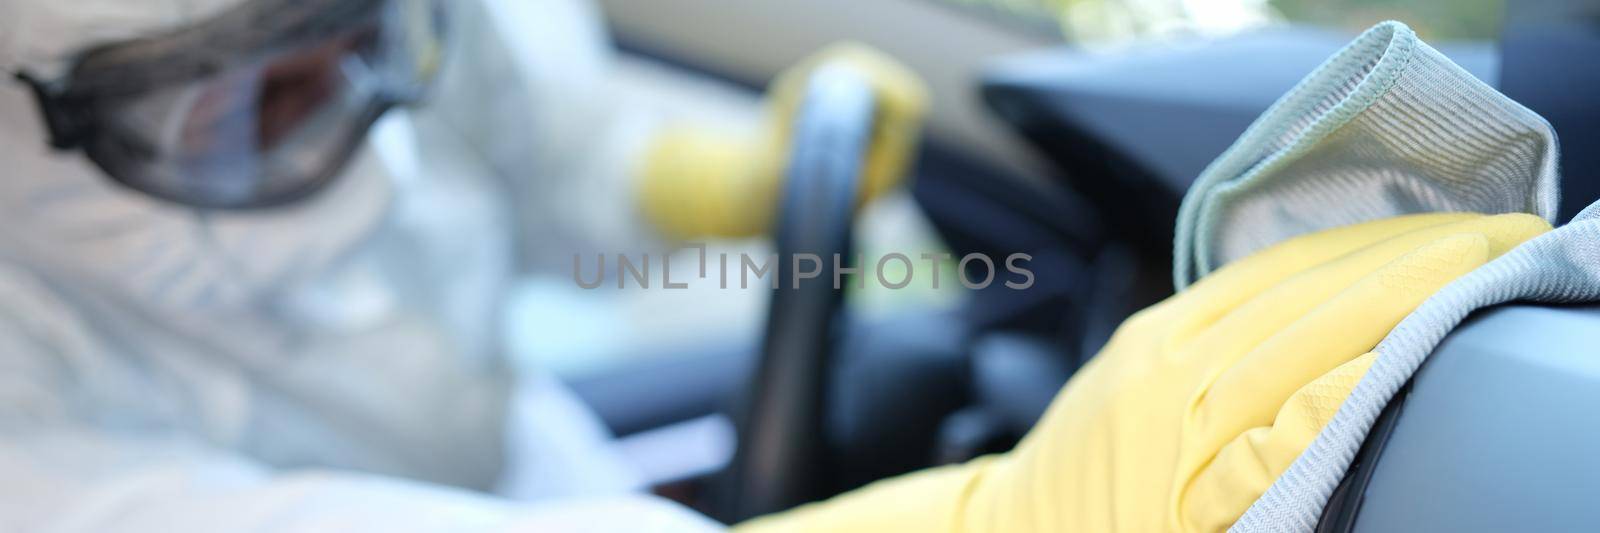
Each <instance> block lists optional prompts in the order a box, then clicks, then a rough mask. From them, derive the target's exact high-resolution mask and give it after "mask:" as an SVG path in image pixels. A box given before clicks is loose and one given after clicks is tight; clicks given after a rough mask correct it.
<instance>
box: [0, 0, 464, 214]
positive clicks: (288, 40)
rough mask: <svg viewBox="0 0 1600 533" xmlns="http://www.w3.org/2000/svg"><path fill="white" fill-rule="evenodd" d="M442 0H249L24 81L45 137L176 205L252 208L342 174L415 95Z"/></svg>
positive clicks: (426, 69) (436, 33) (439, 28)
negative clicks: (49, 76) (392, 112)
mask: <svg viewBox="0 0 1600 533" xmlns="http://www.w3.org/2000/svg"><path fill="white" fill-rule="evenodd" d="M443 6H444V3H443V2H442V0H254V1H250V2H246V3H245V4H243V5H241V6H239V7H237V8H233V9H232V10H229V11H226V12H223V13H221V14H219V15H217V16H216V17H214V18H212V19H209V20H207V21H205V22H202V23H200V24H198V25H194V26H190V27H188V28H185V29H181V30H178V31H175V32H172V33H169V34H165V35H160V36H155V37H149V38H141V39H135V40H130V41H124V42H119V43H112V44H107V45H103V46H97V47H95V48H92V49H89V50H87V51H86V52H84V53H83V54H82V55H80V56H78V57H77V59H76V61H75V62H74V63H73V65H72V67H71V68H70V70H69V71H68V73H67V74H66V75H65V76H63V77H62V78H60V79H54V80H40V79H38V78H36V77H33V76H30V75H28V74H27V73H25V72H19V73H18V74H17V78H18V79H20V80H22V81H23V82H25V83H27V84H28V85H30V86H32V88H33V90H34V94H35V95H36V96H37V97H38V102H39V107H40V110H41V113H42V115H43V117H44V121H45V125H46V127H47V128H48V130H49V136H50V139H49V142H50V145H51V146H53V147H54V148H56V149H59V150H71V149H82V150H83V151H84V153H85V154H86V155H87V156H88V157H89V159H90V160H92V161H94V163H95V164H96V165H98V166H99V167H100V168H101V169H103V170H104V171H105V173H106V174H107V175H109V176H110V177H111V178H112V179H114V180H116V181H117V182H119V183H122V184H123V185H126V186H128V187H130V188H132V189H135V190H138V191H142V192H144V193H147V194H150V195H152V196H156V197H159V198H164V199H167V200H171V201H174V202H178V203H181V204H184V205H189V206H196V207H204V208H254V207H269V206H276V205H282V204H286V203H290V202H293V201H295V200H298V199H301V198H304V197H306V196H308V195H310V194H312V193H314V192H316V191H318V190H320V189H321V188H322V187H324V186H326V185H327V184H328V183H329V182H330V181H332V180H333V179H334V177H335V176H336V175H338V173H339V171H340V169H341V168H342V167H343V166H344V164H345V163H346V162H347V161H348V160H349V159H350V156H351V154H352V153H354V152H355V150H356V148H357V147H358V146H359V145H360V143H361V139H362V138H363V137H364V136H365V133H366V132H367V130H368V129H369V128H370V127H371V126H372V123H373V122H374V121H376V120H377V118H378V117H379V116H380V115H382V114H383V113H384V112H385V111H387V110H388V109H390V108H391V107H393V106H396V105H404V104H409V103H412V102H415V101H417V100H418V99H419V98H420V97H421V96H422V95H423V93H424V91H425V89H426V88H427V86H428V85H429V83H430V81H431V80H432V78H433V77H434V74H435V72H436V71H437V70H438V67H439V62H440V61H441V59H442V55H443V52H444V50H443V38H444V23H443V9H444V7H443Z"/></svg>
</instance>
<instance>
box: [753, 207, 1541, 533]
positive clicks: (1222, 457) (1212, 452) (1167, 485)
mask: <svg viewBox="0 0 1600 533" xmlns="http://www.w3.org/2000/svg"><path fill="white" fill-rule="evenodd" d="M1549 229H1550V226H1549V224H1547V223H1546V222H1545V221H1544V220H1542V219H1540V218H1538V217H1535V216H1531V215H1520V214H1513V215H1496V216H1482V215H1475V214H1428V215H1413V216H1405V217H1399V218H1392V219H1385V220H1379V221H1375V222H1369V223H1364V224H1359V225H1354V226H1347V227H1343V228H1337V229H1332V230H1327V231H1323V232H1319V233H1315V234H1311V235H1307V236H1302V237H1299V238H1296V239H1292V240H1289V241H1286V242H1283V243H1280V244H1278V245H1276V246H1273V247H1271V248H1268V249H1266V250H1264V251H1261V252H1259V253H1257V254H1255V255H1252V256H1250V257H1248V258H1245V259H1243V260H1240V261H1238V262H1236V263H1234V264H1231V265H1228V266H1227V267H1225V268H1223V269H1221V270H1218V271H1216V272H1215V273H1213V274H1211V275H1210V276H1207V277H1206V278H1205V279H1202V280H1200V281H1199V282H1198V283H1196V284H1195V285H1194V286H1192V287H1190V288H1189V289H1188V290H1186V291H1184V292H1182V293H1180V294H1178V295H1176V296H1173V297H1171V298H1168V299H1167V300H1165V301H1163V302H1161V303H1159V304H1157V305H1155V306H1152V307H1150V308H1148V309H1145V310H1144V311H1141V312H1140V313H1138V314H1136V315H1134V316H1133V317H1131V318H1129V319H1128V320H1127V321H1126V322H1124V323H1123V324H1122V327H1121V328H1119V329H1118V330H1117V332H1116V334H1115V335H1114V336H1113V337H1112V339H1111V341H1110V342H1109V343H1107V345H1106V347H1105V348H1104V349H1103V350H1102V351H1101V352H1100V354H1099V355H1098V356H1097V357H1096V358H1095V359H1094V360H1092V361H1090V362H1089V363H1088V364H1087V365H1085V366H1084V368H1083V369H1082V370H1080V371H1079V372H1078V373H1077V375H1075V376H1073V378H1072V380H1071V381H1069V382H1068V383H1067V385H1066V387H1064V388H1063V389H1062V391H1061V393H1060V394H1058V395H1057V397H1056V399H1055V401H1054V402H1053V403H1052V404H1051V406H1050V408H1049V410H1048V411H1047V412H1046V413H1045V415H1044V417H1043V419H1042V420H1041V421H1040V422H1039V424H1038V425H1037V426H1035V428H1034V429H1033V431H1032V432H1031V433H1030V434H1029V435H1028V436H1027V438H1025V439H1023V441H1022V442H1021V443H1020V444H1018V446H1017V448H1016V449H1015V450H1013V451H1011V452H1008V453H1005V454H1001V455H997V456H990V457H984V458H980V459H977V460H975V461H972V462H969V463H966V464H963V465H955V466H949V467H941V468H935V469H932V470H928V471H925V472H920V473H913V474H910V475H907V476H903V477H900V478H896V479H890V480H886V481H882V482H879V483H875V484H873V485H869V486H867V487H865V488H863V489H861V490H858V491H855V492H852V493H847V494H844V495H841V496H839V497H836V498H834V499H832V500H828V501H825V502H821V503H817V504H812V505H808V506H803V507H801V508H798V509H795V510H792V511H789V512H785V513H780V514H777V515H773V516H768V517H763V518H758V519H756V520H754V521H751V522H748V523H745V524H742V525H740V526H739V530H740V531H741V532H742V533H755V532H777V531H862V532H867V531H871V532H880V531H927V532H958V531H959V532H978V531H998V532H1008V533H1009V532H1029V531H1094V532H1101V531H1139V532H1143V531H1222V530H1224V529H1226V528H1227V527H1228V526H1229V525H1231V524H1232V523H1233V522H1234V521H1235V520H1237V519H1238V517H1239V516H1240V515H1241V514H1243V513H1244V510H1245V509H1246V508H1248V507H1249V506H1250V504H1251V503H1253V502H1254V501H1255V500H1256V498H1258V497H1260V495H1261V493H1262V492H1264V491H1265V490H1266V489H1267V487H1268V486H1269V485H1271V483H1272V482H1273V480H1274V479H1276V478H1277V476H1278V475H1279V474H1281V473H1282V472H1283V471H1284V469H1286V468H1288V466H1289V463H1290V462H1292V461H1293V460H1294V458H1295V457H1296V456H1298V455H1299V454H1300V452H1301V451H1302V450H1304V449H1305V447H1306V446H1308V445H1309V444H1310V443H1311V440H1312V439H1313V438H1314V437H1315V436H1316V434H1317V432H1318V431H1320V430H1321V428H1322V426H1323V425H1325V424H1326V423H1327V421H1328V419H1329V418H1330V417H1331V416H1332V415H1333V413H1334V411H1335V410H1337V409H1338V407H1339V404H1340V403H1341V402H1343V400H1344V398H1345V397H1346V396H1348V395H1349V394H1350V390H1351V388H1353V387H1354V386H1355V383H1356V381H1357V380H1358V379H1360V377H1361V375H1362V374H1363V373H1365V372H1366V369H1367V368H1368V366H1370V365H1371V364H1372V361H1373V358H1374V357H1375V355H1374V354H1370V353H1367V352H1368V351H1369V350H1371V349H1372V348H1373V347H1374V346H1376V345H1377V343H1378V341H1379V340H1381V339H1382V338H1383V336H1384V335H1385V334H1387V333H1388V332H1389V330H1390V329H1392V328H1393V327H1394V326H1395V324H1397V323H1399V321H1400V319H1401V318H1403V317H1405V316H1406V315H1407V314H1409V313H1410V312H1411V311H1412V309H1414V308H1415V307H1416V306H1417V305H1418V304H1420V303H1421V302H1422V301H1423V300H1424V299H1426V298H1427V297H1428V296H1429V295H1431V294H1433V293H1434V292H1435V291H1437V290H1438V289H1440V288H1441V287H1443V286H1444V285H1445V284H1447V283H1449V282H1450V281H1451V280H1453V279H1455V278H1456V277H1458V276H1460V275H1462V274H1465V273H1466V272H1469V271H1471V270H1472V269H1474V268H1477V267H1478V266H1479V265H1482V264H1483V263H1484V262H1486V261H1488V260H1490V259H1492V258H1494V257H1497V256H1499V255H1500V254H1502V253H1505V252H1506V251H1507V250H1509V249H1511V248H1512V247H1514V246H1516V245H1517V244H1519V243H1521V242H1522V241H1524V240H1527V239H1529V238H1531V237H1533V236H1535V235H1538V234H1540V233H1543V232H1545V231H1547V230H1549ZM1364 354H1365V355H1364Z"/></svg>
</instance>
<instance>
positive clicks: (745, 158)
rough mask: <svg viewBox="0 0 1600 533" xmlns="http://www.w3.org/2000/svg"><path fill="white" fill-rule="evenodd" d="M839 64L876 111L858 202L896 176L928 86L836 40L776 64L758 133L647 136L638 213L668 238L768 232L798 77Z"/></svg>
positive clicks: (878, 56)
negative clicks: (791, 63) (863, 87)
mask: <svg viewBox="0 0 1600 533" xmlns="http://www.w3.org/2000/svg"><path fill="white" fill-rule="evenodd" d="M829 64H832V65H845V66H847V67H849V68H851V69H854V70H855V71H857V72H858V73H860V74H861V75H862V77H863V78H864V79H866V81H867V83H869V84H870V85H871V86H872V89H873V95H874V97H875V104H876V111H875V114H874V116H873V130H872V136H871V139H870V141H869V142H870V143H871V145H870V146H869V147H868V148H867V155H866V160H865V161H864V162H863V168H862V174H861V176H862V185H861V195H860V196H859V199H860V201H861V203H865V202H867V201H870V200H871V199H873V198H876V197H878V196H879V195H881V194H883V192H885V191H887V190H889V189H890V188H892V187H894V186H895V185H896V184H898V183H899V182H900V180H901V179H902V178H903V176H904V175H905V173H906V166H907V164H908V162H909V161H910V158H911V154H912V152H913V150H915V148H916V144H917V138H918V135H919V132H920V129H921V123H922V115H923V111H924V109H925V108H926V107H927V98H928V97H927V90H926V88H924V86H923V84H922V81H921V80H920V79H918V78H917V76H916V74H913V73H912V72H911V71H910V70H909V69H907V68H905V67H903V66H901V65H900V64H898V63H896V62H895V61H894V60H893V59H891V58H889V57H888V56H886V55H884V54H882V53H880V52H878V51H876V50H873V49H871V48H868V47H865V46H862V45H857V44H851V43H841V44H836V45H833V46H830V47H828V48H826V49H824V50H822V51H821V52H819V53H817V54H816V55H814V56H812V57H810V58H808V59H806V60H805V61H802V62H801V63H800V64H799V65H797V66H795V67H793V68H790V69H789V70H786V71H784V72H783V73H782V74H779V75H778V77H777V78H776V79H774V80H773V82H772V85H771V86H770V87H768V90H767V107H768V116H767V119H766V122H765V124H764V126H763V132H762V135H760V136H758V137H756V138H747V137H741V136H738V135H733V134H730V133H727V132H720V131H715V130H712V129H708V128H705V127H702V126H699V125H694V124H674V125H669V126H667V127H664V128H663V129H662V130H661V131H660V132H659V133H657V134H656V137H655V139H654V140H653V141H652V143H651V146H650V148H649V149H648V151H647V152H646V154H645V159H644V164H643V166H642V168H641V169H640V182H639V183H640V185H639V187H640V190H639V197H640V202H641V204H642V206H641V207H642V208H643V209H644V212H645V214H646V215H647V216H648V218H649V219H650V220H651V221H652V223H653V224H654V225H655V226H656V227H657V228H658V229H659V230H660V231H661V232H662V233H663V234H665V235H667V236H669V237H677V238H687V237H696V236H718V237H748V236H754V235H761V234H765V233H766V232H767V228H768V225H769V224H770V223H771V220H772V215H773V209H774V208H775V207H776V206H777V198H778V191H779V189H780V187H779V186H780V184H781V183H782V177H783V173H784V170H785V168H786V167H787V163H788V160H789V149H790V144H791V142H790V131H791V130H792V129H793V128H794V117H795V112H796V110H797V109H798V108H799V106H800V100H801V98H802V97H803V96H804V92H805V87H806V82H807V80H808V79H809V78H810V76H811V74H812V73H813V72H815V71H816V69H817V68H819V67H821V66H823V65H829Z"/></svg>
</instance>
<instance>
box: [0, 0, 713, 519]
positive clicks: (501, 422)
mask: <svg viewBox="0 0 1600 533" xmlns="http://www.w3.org/2000/svg"><path fill="white" fill-rule="evenodd" d="M238 1H239V0H140V1H128V0H82V1H75V2H57V1H53V0H0V64H3V66H4V68H6V69H7V70H15V69H18V68H27V69H29V70H31V71H34V72H39V73H42V74H44V75H47V76H53V75H58V74H60V73H61V72H62V71H63V70H64V69H65V68H66V66H67V65H66V60H67V59H68V58H70V57H71V55H72V54H73V53H74V52H77V51H79V50H81V49H83V48H84V47H86V46H88V45H91V44H94V43H100V42H106V41H112V40H118V39H125V38H129V37H134V36H139V35H145V34H150V33H153V32H158V31H164V30H169V29H172V28H175V27H178V26H181V25H183V24H186V23H191V22H194V21H196V20H199V19H202V18H204V17H206V16H208V15H210V14H214V13H216V12H218V11H220V10H222V9H226V8H227V7H231V6H232V5H234V4H236V3H237V2H238ZM451 6H452V8H454V9H453V15H454V19H453V20H454V23H453V33H452V35H451V38H452V39H454V40H455V46H453V48H452V52H451V57H450V62H449V63H447V67H446V70H445V71H444V73H443V75H442V76H443V77H442V79H440V80H439V83H440V84H439V86H438V87H436V89H437V90H436V91H435V94H434V101H433V102H432V103H431V104H430V105H428V106H426V107H424V108H420V109H416V110H407V111H395V112H391V113H390V115H389V116H388V117H386V118H385V119H384V120H383V121H381V122H380V123H379V124H378V126H377V127H376V128H375V129H374V131H373V133H372V134H371V135H370V136H369V142H368V143H367V146H366V147H365V148H364V149H363V150H362V152H361V153H360V154H359V155H357V157H356V158H355V159H354V160H353V163H352V164H351V165H350V166H349V167H348V168H347V169H346V170H345V172H344V174H343V176H341V177H340V178H339V179H338V180H337V181H335V182H334V184H332V185H331V186H330V187H329V188H328V189H327V190H325V191H322V192H321V193H319V194H317V195H316V196H314V197H312V198H310V199H308V200H306V201H304V202H302V203H299V204H296V205H293V206H290V207H287V208H282V209H275V210H267V211H255V212H209V213H202V212H200V211H196V210H192V209H188V208H184V207H180V206H176V205H174V204H170V203H165V202H162V201H160V200H156V199H153V198H150V197H147V196H145V195H143V194H141V193H137V192H133V191H130V190H126V189H124V188H121V187H119V186H118V185H116V184H114V183H113V182H112V181H111V180H109V179H107V178H106V177H105V176H104V175H102V174H101V172H100V171H99V170H98V168H96V167H95V166H94V165H93V164H92V163H91V162H90V161H89V160H88V159H87V158H85V157H84V156H83V154H82V153H79V152H52V151H51V150H50V149H49V148H48V147H47V145H46V144H45V142H44V139H45V132H44V131H43V127H42V124H41V122H40V118H39V116H38V113H37V111H36V109H35V104H34V102H33V100H32V99H31V98H30V95H29V94H28V92H27V89H26V88H25V87H23V86H21V85H20V84H11V83H6V84H0V162H3V163H4V169H5V170H4V171H0V480H3V482H4V484H3V486H0V532H11V531H30V532H31V531H107V530H114V531H190V530H205V531H245V530H249V531H324V530H356V531H433V530H452V531H454V530H463V529H487V530H501V529H519V530H520V529H522V528H528V529H540V530H570V529H583V530H596V529H610V528H612V527H616V528H627V529H632V530H671V529H702V528H710V527H713V526H712V525H711V524H710V522H708V521H706V520H705V519H703V518H700V517H697V516H694V515H693V514H692V513H690V512H688V511H686V510H683V509H681V508H678V507H676V506H673V505H672V504H670V503H667V502H665V501H664V500H658V499H653V498H650V497H647V496H643V495H632V491H634V490H637V489H638V488H639V487H638V486H637V485H638V481H637V478H635V477H633V474H632V473H631V472H630V471H629V470H628V469H627V467H625V466H624V465H623V463H622V462H621V461H619V460H618V459H617V458H616V457H614V456H612V455H608V454H612V453H614V452H611V451H610V450H609V448H608V447H609V446H610V442H609V440H608V439H609V436H608V435H606V434H605V431H604V429H603V428H602V426H601V425H600V424H598V422H597V421H596V420H595V419H594V418H593V416H592V415H591V414H590V413H588V412H587V411H585V410H584V407H583V406H582V405H581V404H580V403H578V402H577V401H576V399H575V398H573V397H572V396H571V395H570V393H569V392H567V391H565V390H564V389H562V388H561V386H560V385H559V384H558V383H557V382H555V381H554V380H553V379H550V378H549V377H547V376H538V375H532V374H530V373H511V372H509V370H508V365H507V363H506V362H505V360H504V357H503V354H502V347H501V346H500V345H499V344H500V342H499V341H500V339H501V338H502V336H501V335H500V332H497V331H496V329H497V325H498V324H500V322H501V320H500V317H499V314H500V313H501V308H502V302H501V299H502V295H503V294H505V292H506V291H505V289H506V287H507V284H508V281H509V279H510V276H511V275H512V273H513V271H514V269H515V267H516V265H517V264H518V261H517V260H516V259H515V256H517V255H518V252H517V246H518V245H517V244H515V243H516V242H517V241H516V239H515V238H514V235H513V234H514V233H516V228H518V227H527V225H528V224H529V223H539V222H540V220H538V219H536V218H531V217H534V216H545V215H536V214H537V213H541V210H540V206H539V204H538V201H539V200H540V197H539V196H538V191H541V190H544V191H548V190H551V189H550V187H558V186H560V185H559V183H554V182H553V181H552V180H560V179H563V178H564V177H563V176H560V175H559V174H560V171H561V169H560V168H557V167H559V166H560V165H561V164H562V160H561V159H560V158H559V157H546V156H550V155H551V154H558V155H559V154H570V153H573V152H574V150H572V149H571V147H570V146H565V145H563V144H562V143H570V142H576V140H578V139H582V138H584V137H585V136H586V135H589V134H590V133H592V132H586V131H572V130H571V129H568V130H560V128H571V127H573V126H574V125H581V126H583V127H594V126H591V125H593V124H601V123H603V122H604V121H603V120H599V119H596V118H595V116H594V115H593V113H596V112H598V111H596V110H601V109H604V108H605V107H604V102H603V98H604V96H603V93H600V92H598V91H568V90H562V89H563V88H562V87H559V86H558V85H559V84H581V83H587V82H591V81H593V79H594V78H597V77H599V76H601V75H602V74H603V72H601V69H599V68H598V67H595V66H593V65H596V64H598V63H599V62H600V59H603V58H600V57H599V56H595V57H588V58H585V56H584V54H603V53H604V47H605V44H604V42H603V39H602V37H601V35H600V29H599V24H598V20H597V19H596V16H595V14H594V13H593V11H592V9H591V8H590V7H589V6H587V5H586V4H582V3H578V2H575V1H572V0H544V1H541V2H523V1H520V0H471V1H457V2H451ZM512 28H514V29H515V31H511V29H512ZM541 39H542V40H541ZM574 58H576V59H574ZM551 62H565V63H567V65H565V66H564V67H562V68H564V70H562V71H560V72H559V74H558V75H559V76H560V77H561V79H560V80H556V81H552V80H551V79H546V78H540V73H539V70H538V69H539V68H540V67H549V66H551V65H550V63H551ZM574 65H576V66H575V67H574ZM486 80H492V81H493V83H486ZM584 95H587V96H588V97H589V98H592V99H595V100H599V101H583V100H577V101H570V102H561V101H559V100H557V99H559V98H581V97H583V96H584ZM585 113H589V115H585ZM511 128H514V129H511ZM508 132H515V133H514V134H511V133H508ZM540 137H543V139H542V140H541V139H540ZM579 152H581V151H579ZM541 157H546V158H545V159H540V158H541ZM538 180H545V181H543V182H539V181H538ZM583 186H586V187H594V186H597V185H594V184H587V185H583ZM609 196H614V197H618V198H625V195H619V194H612V195H609ZM595 197H596V198H597V199H598V200H606V199H607V198H608V195H603V194H601V195H595ZM506 198H512V199H516V202H515V203H516V209H513V205H512V204H513V202H510V201H506V200H505V199H506ZM615 201H621V200H615ZM547 203H548V201H547ZM590 207H591V208H595V209H608V208H612V209H616V210H617V212H618V213H627V212H629V209H628V208H627V206H590ZM513 213H517V214H513ZM522 213H529V214H534V215H530V216H521V214H522ZM547 213H548V212H547ZM548 216H555V215H554V214H550V215H548ZM627 216H629V215H619V217H617V218H618V219H626V217H627ZM519 221H520V223H519ZM583 231H584V230H583V229H581V228H580V229H576V230H572V229H569V230H568V231H567V233H565V234H562V233H554V232H550V233H543V234H542V235H544V236H545V238H546V239H549V238H552V237H549V236H550V235H573V234H575V233H577V234H581V233H582V232H583ZM597 231H601V232H606V231H612V232H614V231H615V230H614V228H612V229H601V230H597ZM580 237H586V236H583V235H580ZM572 240H575V241H580V240H582V239H581V238H579V237H572ZM522 242H524V243H528V242H532V243H534V244H524V246H526V247H528V248H527V249H533V250H537V249H539V248H540V246H542V245H541V244H538V243H539V242H540V241H539V240H536V239H525V240H523V241H522ZM490 493H498V495H491V494H490ZM534 498H543V499H542V500H540V502H539V503H526V502H525V501H519V500H530V499H534ZM556 498H566V499H556ZM571 498H581V499H576V500H575V499H571ZM618 521H620V523H619V522H618Z"/></svg>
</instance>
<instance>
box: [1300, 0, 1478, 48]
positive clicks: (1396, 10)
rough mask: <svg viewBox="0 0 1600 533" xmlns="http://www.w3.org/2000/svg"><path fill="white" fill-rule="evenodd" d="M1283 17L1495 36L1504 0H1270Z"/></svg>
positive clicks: (1440, 37) (1440, 35) (1439, 35)
mask: <svg viewBox="0 0 1600 533" xmlns="http://www.w3.org/2000/svg"><path fill="white" fill-rule="evenodd" d="M1271 5H1272V7H1273V8H1274V9H1276V10H1277V11H1278V12H1279V13H1280V14H1281V15H1282V16H1283V18H1285V19H1287V20H1289V21H1293V22H1300V23H1306V24H1312V25H1316V26H1325V27H1334V28H1339V29H1344V30H1349V31H1360V30H1363V29H1366V28H1367V27H1368V26H1371V25H1373V24H1376V23H1378V22H1381V21H1385V20H1390V19H1393V20H1399V21H1402V22H1405V23H1406V24H1407V25H1409V26H1411V29H1413V30H1416V32H1417V35H1418V36H1420V37H1422V38H1423V39H1425V40H1432V41H1444V40H1453V39H1480V40H1481V39H1495V38H1498V37H1499V35H1500V22H1501V20H1502V19H1503V18H1504V17H1503V14H1504V12H1505V2H1504V0H1332V1H1330V0H1273V1H1272V3H1271Z"/></svg>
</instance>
